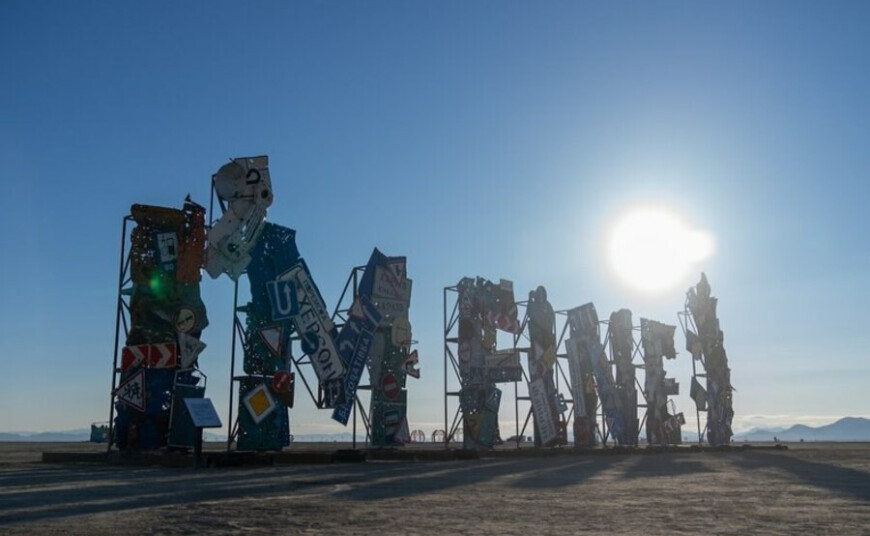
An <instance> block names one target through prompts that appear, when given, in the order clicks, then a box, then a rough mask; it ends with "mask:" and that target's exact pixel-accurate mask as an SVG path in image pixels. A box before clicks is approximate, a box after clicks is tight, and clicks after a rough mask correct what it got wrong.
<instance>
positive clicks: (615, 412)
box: [568, 303, 631, 445]
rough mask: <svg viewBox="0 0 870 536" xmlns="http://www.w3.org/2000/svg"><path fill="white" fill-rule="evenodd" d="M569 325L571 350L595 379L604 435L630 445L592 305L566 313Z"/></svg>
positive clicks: (614, 382) (620, 404) (582, 306)
mask: <svg viewBox="0 0 870 536" xmlns="http://www.w3.org/2000/svg"><path fill="white" fill-rule="evenodd" d="M568 322H569V324H570V326H571V339H570V341H571V342H572V343H573V345H574V347H575V350H574V351H575V352H577V354H579V358H578V359H577V361H579V362H580V363H587V364H588V365H587V366H588V367H589V368H591V370H592V376H593V377H594V378H595V386H596V388H597V391H598V397H599V399H600V400H601V409H602V412H603V413H604V422H605V424H606V425H607V433H608V434H610V435H611V436H613V438H614V439H616V441H618V442H619V444H620V445H626V444H630V443H631V440H630V438H628V437H626V430H627V427H626V424H625V415H624V413H623V408H622V399H621V397H620V396H619V393H618V392H617V388H616V381H615V380H614V378H613V370H612V368H611V366H610V362H609V361H608V360H607V355H606V354H605V352H604V346H603V345H602V344H601V330H600V328H599V322H598V312H597V311H596V310H595V305H593V304H592V303H587V304H585V305H581V306H580V307H577V308H575V309H571V310H570V311H568ZM569 348H570V346H569Z"/></svg>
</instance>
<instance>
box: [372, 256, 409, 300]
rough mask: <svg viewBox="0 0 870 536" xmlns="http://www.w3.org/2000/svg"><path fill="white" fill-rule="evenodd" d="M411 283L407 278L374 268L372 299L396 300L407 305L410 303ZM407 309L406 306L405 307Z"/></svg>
mask: <svg viewBox="0 0 870 536" xmlns="http://www.w3.org/2000/svg"><path fill="white" fill-rule="evenodd" d="M411 285H412V281H411V280H410V279H408V278H407V277H401V278H400V277H397V276H396V274H395V273H394V272H392V271H390V270H389V269H387V268H384V267H382V266H376V267H375V285H374V288H373V289H372V297H373V298H375V299H378V298H386V299H388V300H397V301H401V302H404V303H406V304H408V305H410V303H411ZM406 307H407V305H406Z"/></svg>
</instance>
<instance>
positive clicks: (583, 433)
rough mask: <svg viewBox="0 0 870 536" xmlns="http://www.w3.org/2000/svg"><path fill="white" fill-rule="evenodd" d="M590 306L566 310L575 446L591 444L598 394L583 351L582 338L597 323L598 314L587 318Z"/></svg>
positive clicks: (588, 360)
mask: <svg viewBox="0 0 870 536" xmlns="http://www.w3.org/2000/svg"><path fill="white" fill-rule="evenodd" d="M589 305H591V304H587V305H583V306H581V307H575V308H574V309H571V310H570V311H568V327H569V328H570V329H569V335H570V336H569V338H568V339H566V340H565V349H566V350H567V353H568V372H569V374H570V375H571V392H572V393H573V396H574V446H575V447H594V446H595V443H596V440H595V420H596V415H595V411H596V408H597V407H598V394H597V393H596V392H595V379H594V378H595V373H594V371H593V369H592V360H591V359H590V355H589V352H587V351H586V343H585V341H584V337H588V334H589V332H590V330H591V327H590V326H592V325H593V324H597V323H598V317H597V314H596V315H595V316H593V317H591V318H587V315H588V314H589Z"/></svg>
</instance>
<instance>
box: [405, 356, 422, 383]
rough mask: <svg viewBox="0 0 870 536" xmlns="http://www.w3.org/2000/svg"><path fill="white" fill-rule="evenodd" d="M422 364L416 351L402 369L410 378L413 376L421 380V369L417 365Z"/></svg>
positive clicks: (406, 359) (407, 358) (406, 360)
mask: <svg viewBox="0 0 870 536" xmlns="http://www.w3.org/2000/svg"><path fill="white" fill-rule="evenodd" d="M419 362H420V357H419V356H418V355H417V350H414V351H413V352H411V353H410V354H408V357H406V358H405V362H404V364H403V365H402V369H403V370H404V371H405V374H407V375H408V376H413V377H414V378H417V379H418V380H419V379H420V369H418V368H417V364H418V363H419Z"/></svg>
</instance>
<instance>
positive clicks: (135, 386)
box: [113, 369, 145, 411]
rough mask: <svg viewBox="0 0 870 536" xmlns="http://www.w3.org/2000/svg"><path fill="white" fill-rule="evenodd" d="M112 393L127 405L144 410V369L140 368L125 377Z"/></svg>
mask: <svg viewBox="0 0 870 536" xmlns="http://www.w3.org/2000/svg"><path fill="white" fill-rule="evenodd" d="M113 394H114V395H115V396H117V397H118V400H120V401H121V402H123V403H125V404H127V405H128V406H130V407H133V408H135V409H138V410H139V411H145V370H144V369H141V370H139V372H137V373H136V374H133V375H132V376H130V377H129V378H127V379H126V380H125V381H124V383H122V384H121V385H119V386H118V388H117V389H115V392H114V393H113Z"/></svg>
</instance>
